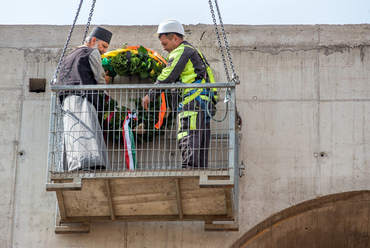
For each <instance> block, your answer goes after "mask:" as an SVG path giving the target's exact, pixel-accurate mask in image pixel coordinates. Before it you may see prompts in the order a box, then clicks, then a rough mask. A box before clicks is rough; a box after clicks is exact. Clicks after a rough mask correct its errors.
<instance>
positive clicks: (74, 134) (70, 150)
mask: <svg viewBox="0 0 370 248" xmlns="http://www.w3.org/2000/svg"><path fill="white" fill-rule="evenodd" d="M62 109H63V134H64V135H63V136H64V156H63V157H64V158H65V161H64V162H63V164H64V169H66V170H68V171H76V170H89V169H94V168H97V170H98V169H99V168H107V166H108V151H107V147H106V144H105V141H104V136H103V131H102V130H101V127H100V124H99V122H98V115H97V112H96V109H95V107H94V105H93V104H91V103H90V102H89V101H88V100H87V98H83V97H81V96H76V95H69V96H67V97H66V98H65V99H64V101H63V106H62ZM99 170H100V169H99Z"/></svg>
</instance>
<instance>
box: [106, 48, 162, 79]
mask: <svg viewBox="0 0 370 248" xmlns="http://www.w3.org/2000/svg"><path fill="white" fill-rule="evenodd" d="M102 64H103V67H104V70H105V71H108V76H110V77H113V78H114V77H115V76H116V75H117V74H118V75H119V76H132V75H138V76H140V77H141V78H150V79H151V80H152V82H155V81H156V79H157V77H158V76H159V74H161V72H162V70H163V68H164V67H165V66H166V64H167V62H166V60H165V59H163V57H162V56H160V55H159V54H158V53H157V52H155V51H153V50H150V49H148V48H145V47H143V46H130V47H126V46H124V48H122V49H117V50H114V51H111V52H107V53H105V54H103V55H102Z"/></svg>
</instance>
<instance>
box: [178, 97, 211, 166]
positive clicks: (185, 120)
mask: <svg viewBox="0 0 370 248" xmlns="http://www.w3.org/2000/svg"><path fill="white" fill-rule="evenodd" d="M207 104H208V109H209V111H210V112H212V113H214V111H215V108H214V105H213V103H212V102H207ZM177 123H178V131H177V139H178V142H179V149H180V150H181V154H182V167H183V168H188V167H194V168H198V167H203V168H204V167H208V151H209V145H210V141H211V129H210V126H211V125H210V122H208V123H206V112H205V111H204V110H203V109H201V107H200V104H199V102H198V101H197V100H193V101H190V102H189V103H187V104H185V105H184V106H183V107H182V108H181V110H180V111H179V114H178V116H177Z"/></svg>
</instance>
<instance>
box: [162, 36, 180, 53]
mask: <svg viewBox="0 0 370 248" xmlns="http://www.w3.org/2000/svg"><path fill="white" fill-rule="evenodd" d="M159 41H160V42H161V45H162V47H163V50H165V51H166V52H168V53H170V52H172V51H173V50H175V49H176V48H177V47H178V46H179V44H178V42H177V36H176V35H173V36H172V39H169V38H168V36H167V35H161V38H159Z"/></svg>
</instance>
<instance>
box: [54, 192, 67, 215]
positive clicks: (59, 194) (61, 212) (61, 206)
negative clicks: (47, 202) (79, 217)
mask: <svg viewBox="0 0 370 248" xmlns="http://www.w3.org/2000/svg"><path fill="white" fill-rule="evenodd" d="M55 193H56V195H57V204H58V209H59V215H60V218H61V219H62V220H65V219H67V214H66V208H65V206H64V199H63V194H62V191H56V192H55Z"/></svg>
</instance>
